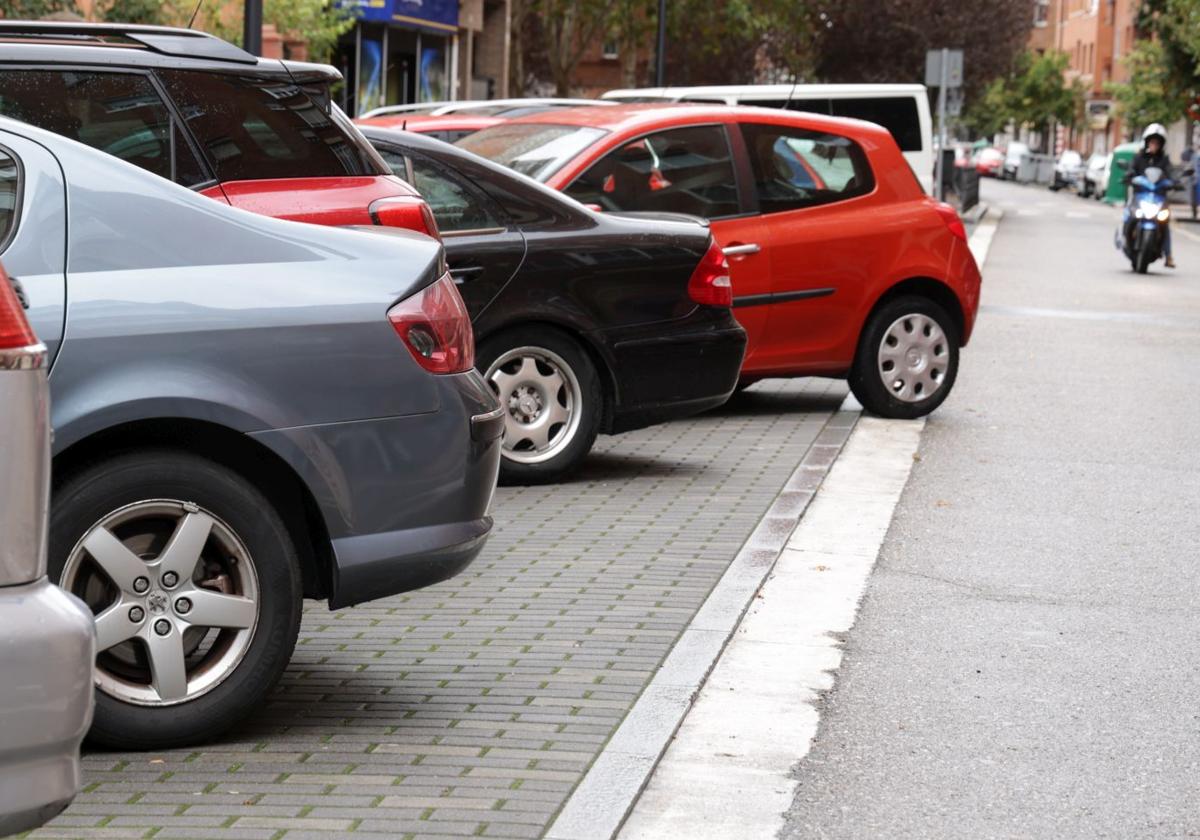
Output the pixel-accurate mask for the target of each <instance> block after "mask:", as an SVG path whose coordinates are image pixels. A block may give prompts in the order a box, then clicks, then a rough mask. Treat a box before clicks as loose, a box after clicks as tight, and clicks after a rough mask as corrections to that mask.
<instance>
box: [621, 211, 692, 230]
mask: <svg viewBox="0 0 1200 840" xmlns="http://www.w3.org/2000/svg"><path fill="white" fill-rule="evenodd" d="M604 215H605V216H610V217H614V218H618V219H631V220H633V221H647V222H691V223H693V224H697V225H703V226H704V227H708V219H705V218H701V217H700V216H689V215H688V214H687V213H660V212H655V211H653V210H621V211H612V210H606V211H604Z"/></svg>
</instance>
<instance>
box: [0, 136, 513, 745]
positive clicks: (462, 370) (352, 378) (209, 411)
mask: <svg viewBox="0 0 1200 840" xmlns="http://www.w3.org/2000/svg"><path fill="white" fill-rule="evenodd" d="M2 160H7V161H8V164H9V165H8V166H7V167H4V166H3V165H0V181H2V180H4V179H5V178H6V179H8V182H7V183H0V191H7V192H8V193H9V194H11V195H15V196H18V197H19V202H17V204H16V206H15V207H14V209H13V211H12V212H11V214H10V215H11V216H12V218H11V219H10V223H9V227H10V231H9V234H8V236H7V238H6V243H5V244H4V245H3V249H2V251H3V252H2V253H0V258H2V259H3V260H4V262H5V264H6V265H7V267H8V269H9V271H10V272H11V273H12V274H13V275H15V276H17V277H19V278H20V279H21V281H22V283H23V284H24V286H25V289H26V291H27V293H28V295H29V298H30V304H31V308H30V318H31V320H32V321H33V324H34V329H35V330H36V331H37V332H38V334H39V336H40V337H41V338H42V340H43V341H44V342H45V344H46V346H47V351H48V358H49V359H50V360H51V369H50V386H51V392H52V396H53V402H52V405H53V414H52V421H53V426H54V431H55V438H54V490H53V498H52V504H51V520H50V552H49V564H50V573H51V577H52V579H54V580H56V581H58V582H60V583H61V585H62V586H63V588H65V589H67V590H68V591H70V592H72V593H74V594H76V595H78V596H79V597H80V598H81V599H82V600H83V601H84V602H85V603H87V604H88V606H89V607H91V609H92V610H93V612H94V613H95V614H96V630H97V649H98V651H99V653H98V655H97V659H96V668H95V681H96V686H97V688H98V692H97V696H96V714H95V723H94V725H93V728H92V732H91V736H92V738H93V739H94V740H96V741H98V742H100V743H104V744H107V745H114V746H120V747H126V748H129V747H134V748H158V747H164V746H170V745H176V744H184V743H189V742H195V741H199V740H203V739H206V738H211V737H214V736H215V735H217V734H218V733H220V732H221V731H223V730H224V729H226V728H227V727H229V726H230V725H232V724H233V723H234V722H235V721H237V720H238V719H239V718H241V717H242V716H244V715H245V714H246V713H247V712H248V711H249V710H251V709H253V708H254V707H255V706H257V705H259V704H261V702H262V701H263V700H264V699H265V697H266V696H267V693H268V691H269V690H270V688H271V686H272V685H273V684H274V682H275V681H276V680H277V679H278V677H279V676H280V674H281V673H282V671H283V669H284V667H285V666H286V664H287V661H288V659H289V657H290V654H291V651H292V648H293V646H294V644H295V641H296V636H297V633H298V630H299V625H300V607H301V599H302V597H305V596H307V597H311V598H319V599H323V600H326V601H328V602H329V604H330V606H331V607H345V606H349V605H352V604H355V603H358V602H361V601H366V600H371V599H375V598H380V597H384V596H387V595H393V594H396V593H399V592H403V591H406V590H409V589H413V588H416V587H420V586H425V585H428V584H431V583H436V582H438V581H440V580H444V579H445V578H447V577H449V576H451V575H454V574H456V573H458V572H459V571H461V570H462V569H463V568H464V567H465V566H466V565H467V564H468V563H470V562H471V561H472V560H473V559H474V558H475V556H476V555H477V554H478V553H479V551H480V550H481V548H482V547H483V544H484V541H485V540H486V538H487V536H488V533H489V532H490V530H491V526H492V520H491V517H490V516H489V515H488V507H489V504H490V502H491V498H492V494H493V492H494V487H495V481H496V474H497V470H498V465H499V457H500V437H501V434H502V428H503V418H502V413H501V411H500V409H499V404H498V403H497V401H496V398H495V397H494V396H493V395H492V393H491V391H490V389H489V388H488V387H487V386H486V385H485V383H484V382H483V380H482V378H481V377H480V376H479V374H478V373H477V372H475V370H474V369H473V367H472V363H473V338H472V334H471V329H470V322H469V320H468V317H467V313H466V309H465V308H464V306H463V303H462V300H461V298H460V297H459V295H458V292H457V291H456V289H455V287H454V283H453V281H452V279H451V278H450V275H449V274H448V273H447V271H446V266H445V259H444V257H443V254H442V249H441V246H440V244H439V243H438V242H436V241H435V240H432V239H429V238H427V237H424V236H421V235H419V234H414V233H408V232H393V233H391V234H382V233H367V232H362V231H355V230H345V229H337V228H324V227H316V226H310V225H304V224H298V223H294V222H285V221H280V220H276V219H270V218H266V217H263V216H258V215H253V214H250V213H246V212H243V211H240V210H235V209H232V208H230V207H226V206H222V205H220V204H218V203H217V202H215V201H213V200H212V199H210V198H207V197H204V196H201V195H198V194H196V193H194V192H192V191H190V190H187V189H184V188H183V187H179V186H177V185H175V184H172V183H170V182H169V181H166V180H165V179H161V178H158V177H157V176H155V175H152V174H150V173H148V172H145V171H143V170H141V169H138V168H136V167H134V166H131V165H129V164H127V163H125V162H123V161H120V160H117V159H116V158H113V157H110V156H108V155H105V154H102V153H100V152H97V151H95V150H93V149H90V148H88V147H86V146H82V145H80V144H78V143H75V142H73V141H71V140H66V139H64V138H62V137H60V136H57V135H54V134H50V133H47V132H44V131H41V130H39V129H36V128H33V127H30V126H28V125H25V124H23V123H18V122H15V121H11V120H4V119H0V161H2ZM5 173H6V174H5Z"/></svg>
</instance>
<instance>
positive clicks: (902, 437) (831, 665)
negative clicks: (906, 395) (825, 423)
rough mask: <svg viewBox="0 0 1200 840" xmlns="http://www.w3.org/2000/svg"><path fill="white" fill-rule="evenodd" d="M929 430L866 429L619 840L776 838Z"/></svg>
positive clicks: (912, 426) (874, 422) (876, 424)
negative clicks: (844, 643) (846, 636)
mask: <svg viewBox="0 0 1200 840" xmlns="http://www.w3.org/2000/svg"><path fill="white" fill-rule="evenodd" d="M924 426H925V421H924V420H923V419H922V420H910V421H898V420H882V419H879V418H875V417H864V418H862V419H860V420H859V421H858V426H857V427H856V428H855V430H854V432H853V434H852V435H851V436H850V440H849V441H848V442H847V444H846V448H845V449H844V450H843V451H842V454H841V455H840V456H839V458H838V460H837V463H835V464H834V466H833V469H832V470H831V471H830V473H829V476H828V477H827V478H826V479H825V482H824V484H823V485H822V486H821V489H820V490H819V491H818V493H817V496H816V498H815V499H813V502H812V505H811V506H810V507H809V509H808V511H807V512H806V513H805V515H804V518H803V519H802V520H801V521H800V525H799V526H798V527H797V528H796V530H795V532H794V533H793V534H792V537H791V539H790V540H789V542H788V547H787V548H786V549H784V551H783V554H782V555H780V557H779V560H778V561H777V562H776V564H775V568H774V570H773V572H772V573H771V576H770V577H769V578H768V579H767V582H766V583H765V584H764V585H763V587H762V588H761V589H760V590H759V593H758V597H756V598H755V600H754V602H753V604H752V605H751V607H750V609H749V610H748V611H747V613H746V616H745V618H744V619H743V620H742V623H741V624H740V625H739V627H738V629H737V631H736V633H735V634H734V636H733V640H732V641H731V642H730V643H729V646H728V647H726V649H725V652H724V653H723V654H722V655H721V658H720V659H719V660H718V661H717V664H716V667H715V668H714V669H713V672H712V674H710V675H709V677H708V680H707V681H706V682H705V684H704V687H703V688H702V689H701V691H700V695H699V697H698V698H697V700H696V703H695V705H694V706H693V707H692V709H691V711H689V712H688V714H687V717H685V718H684V721H683V724H682V725H681V726H680V728H679V731H678V732H677V733H676V736H675V740H674V741H673V742H672V743H671V746H670V747H669V748H668V749H667V753H666V755H665V756H664V757H663V760H662V761H661V763H660V764H659V765H658V767H657V768H656V769H655V771H654V774H653V775H652V776H651V777H650V783H649V785H648V786H647V788H646V790H645V791H644V792H643V793H642V795H641V797H640V798H639V799H638V801H637V803H636V805H635V806H634V809H633V811H632V813H631V814H630V816H629V819H628V820H627V821H626V823H625V826H624V828H623V829H622V831H621V832H620V834H619V837H620V838H621V840H658V838H664V840H666V838H671V839H672V840H673V838H679V837H687V838H689V840H709V838H713V839H714V840H715V838H730V840H743V838H750V837H753V838H770V837H774V836H775V834H776V833H777V832H778V831H779V830H780V829H781V828H782V827H783V823H784V812H785V811H786V810H787V808H788V807H789V806H790V805H791V803H792V799H793V798H794V797H795V793H796V788H797V783H796V782H795V781H794V780H793V779H792V778H791V775H790V771H791V769H792V767H793V766H795V764H796V762H797V761H798V760H799V759H801V758H803V757H804V756H805V755H806V754H807V753H808V750H809V748H810V747H811V745H812V739H813V738H814V737H815V736H816V734H817V726H818V724H819V722H820V715H819V713H818V711H817V708H816V706H815V702H816V700H817V697H818V692H821V691H826V690H828V689H829V688H831V687H832V685H833V673H834V672H836V670H837V669H838V667H839V666H840V665H841V661H842V649H841V643H840V642H839V641H838V639H837V637H836V636H835V635H834V634H838V633H845V632H847V631H849V630H850V628H851V627H852V626H853V625H854V619H855V617H856V615H857V613H858V604H859V600H860V598H861V597H862V593H863V590H864V589H865V587H866V583H867V579H868V577H869V576H870V574H871V569H872V568H873V567H874V565H875V558H876V557H877V556H878V554H879V549H880V547H881V546H882V545H883V540H884V537H885V536H886V535H887V531H888V527H889V526H890V525H891V521H892V512H893V511H894V510H895V508H896V504H897V503H898V502H899V501H900V495H901V493H902V492H903V490H904V485H905V484H906V483H907V481H908V476H909V474H910V473H911V471H912V467H913V456H914V455H915V454H916V452H917V447H918V446H919V444H920V439H921V430H922V429H923V428H924Z"/></svg>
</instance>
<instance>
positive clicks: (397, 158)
mask: <svg viewBox="0 0 1200 840" xmlns="http://www.w3.org/2000/svg"><path fill="white" fill-rule="evenodd" d="M375 151H377V152H379V156H380V157H381V158H383V162H384V163H386V164H387V165H388V169H390V170H392V174H393V175H395V176H396V177H397V178H403V179H404V180H405V181H407V180H408V179H409V177H410V176H409V174H408V161H407V159H406V158H405V157H404V154H403V153H402V152H399V151H397V150H396V149H390V148H388V147H387V146H376V147H375Z"/></svg>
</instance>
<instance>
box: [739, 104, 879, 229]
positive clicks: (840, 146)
mask: <svg viewBox="0 0 1200 840" xmlns="http://www.w3.org/2000/svg"><path fill="white" fill-rule="evenodd" d="M742 135H743V136H744V137H745V139H746V148H747V149H748V150H749V153H750V167H751V170H752V171H753V173H754V188H755V191H756V192H757V194H758V204H759V209H760V210H761V211H762V212H763V213H779V212H782V211H784V210H796V209H798V208H801V207H815V206H817V205H820V204H829V203H832V202H835V201H845V200H847V199H851V198H855V197H857V196H860V195H866V194H867V193H869V192H871V190H873V189H875V178H874V176H873V175H872V173H871V166H870V164H869V163H868V162H867V156H866V153H865V152H864V151H863V150H862V147H861V146H859V145H858V144H857V143H855V142H854V141H853V140H851V139H850V138H849V137H842V136H840V135H837V134H827V133H825V132H821V131H810V130H808V129H804V128H796V127H794V126H786V125H768V124H758V123H747V124H744V125H742Z"/></svg>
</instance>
